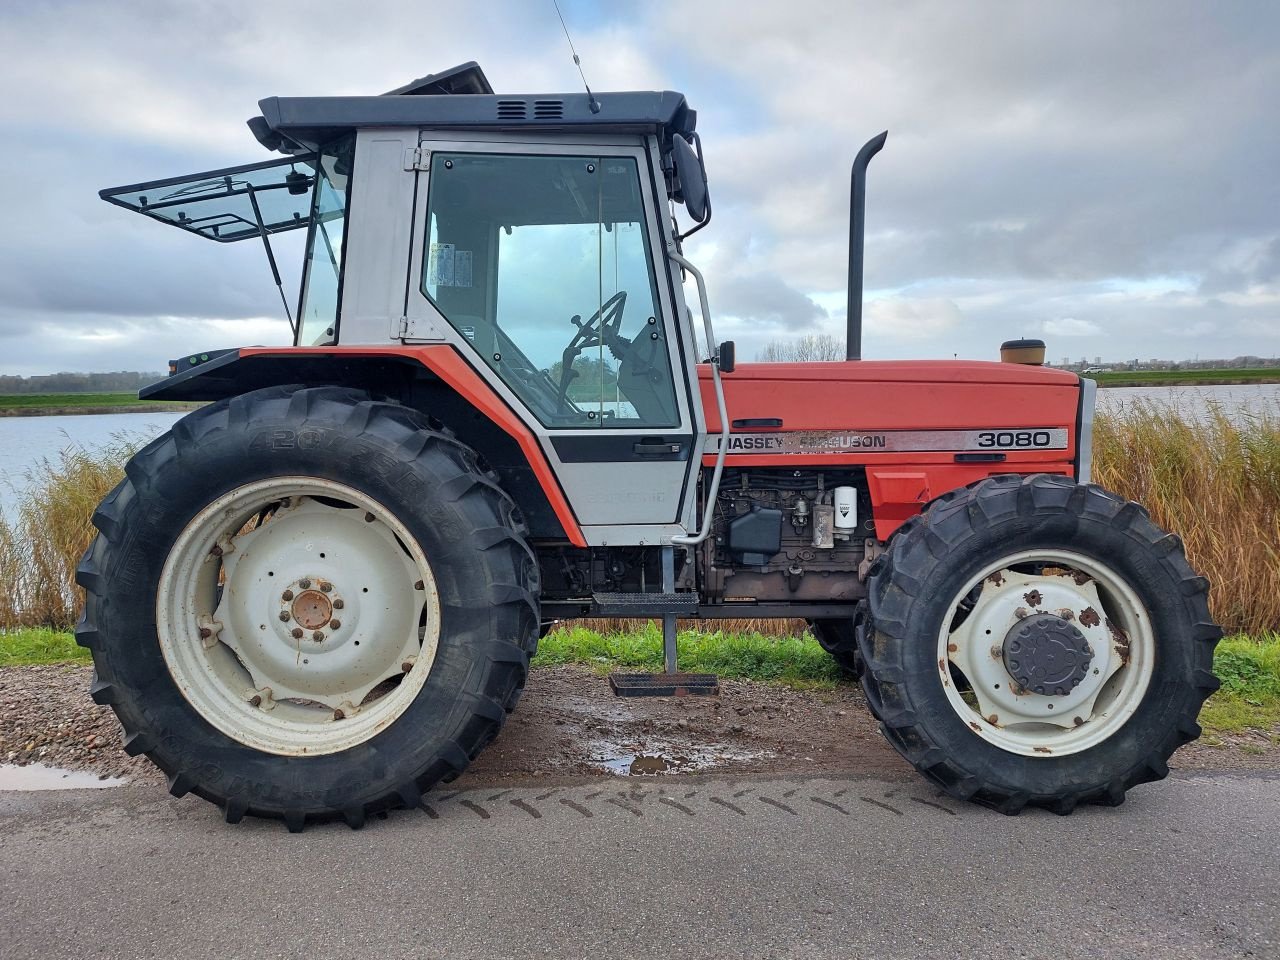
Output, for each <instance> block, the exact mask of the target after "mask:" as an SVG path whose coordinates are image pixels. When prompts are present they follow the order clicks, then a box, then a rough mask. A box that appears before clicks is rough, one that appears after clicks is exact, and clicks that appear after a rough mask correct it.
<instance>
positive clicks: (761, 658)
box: [534, 621, 840, 688]
mask: <svg viewBox="0 0 1280 960" xmlns="http://www.w3.org/2000/svg"><path fill="white" fill-rule="evenodd" d="M557 663H575V664H583V665H586V666H589V667H591V668H592V669H594V670H596V671H597V672H599V673H608V672H610V671H612V670H615V669H624V670H626V669H632V670H636V671H642V672H652V671H660V670H662V629H661V627H660V626H659V625H658V624H657V623H654V622H652V621H644V622H641V623H639V624H637V625H636V626H635V627H634V628H633V629H629V630H626V629H624V630H616V629H615V630H614V631H612V632H609V633H602V632H600V631H598V630H593V629H589V628H587V627H584V626H580V625H578V624H575V623H570V624H567V625H566V626H564V627H561V628H560V629H557V630H553V631H552V632H551V633H549V634H547V635H546V636H545V637H544V638H543V639H542V642H541V643H540V644H539V645H538V656H537V657H536V658H535V660H534V665H535V666H546V665H550V664H557ZM680 669H681V670H685V671H688V672H690V673H716V674H719V675H720V676H722V677H728V678H732V679H745V680H772V681H777V682H780V683H785V684H787V685H788V686H792V687H808V688H811V687H833V686H835V685H836V683H837V682H838V681H839V680H840V670H839V668H838V667H836V665H835V661H833V660H832V659H831V657H829V656H828V655H827V653H826V652H825V651H824V650H823V649H822V648H821V647H820V646H818V644H817V642H816V641H814V640H813V638H812V637H809V636H808V635H800V636H766V635H764V634H761V633H759V632H756V631H753V630H747V631H739V632H728V631H719V630H717V631H713V632H700V631H694V630H682V631H680Z"/></svg>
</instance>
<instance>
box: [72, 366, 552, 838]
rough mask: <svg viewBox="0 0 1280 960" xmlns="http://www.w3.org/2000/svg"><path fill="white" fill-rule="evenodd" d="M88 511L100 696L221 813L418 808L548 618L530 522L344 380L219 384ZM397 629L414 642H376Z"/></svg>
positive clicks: (524, 664)
mask: <svg viewBox="0 0 1280 960" xmlns="http://www.w3.org/2000/svg"><path fill="white" fill-rule="evenodd" d="M295 488H296V490H297V491H298V492H297V493H296V494H294V495H293V496H287V495H285V494H287V493H288V491H290V490H294V489H295ZM257 491H264V492H262V493H257ZM317 491H319V492H317ZM254 496H257V497H258V498H259V499H263V498H265V499H263V504H261V505H259V504H258V503H257V501H255V500H253V497H254ZM246 497H248V498H249V499H245V498H246ZM237 498H239V499H237ZM219 504H227V505H228V506H226V507H225V508H221V507H217V508H216V509H212V510H211V509H210V507H211V505H215V507H216V505H219ZM304 507H305V508H307V512H304V510H303V508H304ZM353 507H354V508H357V509H354V510H353V509H350V508H353ZM366 507H367V510H366V509H365V508H366ZM219 510H221V523H222V524H223V527H224V528H225V530H226V531H230V532H226V533H223V534H217V532H216V531H217V527H216V523H217V522H218V519H219V516H220V513H219ZM237 511H238V512H237ZM245 511H248V512H247V513H245ZM290 511H292V512H290ZM202 518H203V519H202ZM210 518H212V519H210ZM362 521H363V522H362ZM93 522H94V525H95V526H96V527H97V529H98V530H99V535H98V536H97V538H96V539H95V540H94V542H93V544H92V545H91V546H90V548H89V550H88V552H87V553H86V554H85V557H84V559H83V561H82V562H81V565H80V568H79V570H78V573H77V581H78V582H79V583H80V585H81V586H82V587H84V589H85V593H86V602H85V611H84V616H83V618H82V620H81V622H80V624H79V626H78V627H77V630H76V638H77V640H78V641H79V642H80V643H81V645H83V646H85V647H88V648H89V649H90V650H91V651H92V654H93V660H94V667H95V671H96V676H95V679H94V685H93V689H92V694H93V697H94V699H95V700H96V701H97V702H98V703H102V704H109V705H110V706H111V708H112V709H113V710H114V711H115V713H116V715H117V717H118V718H119V720H120V723H121V724H122V726H123V728H124V744H125V750H126V752H128V753H129V754H131V755H137V754H145V755H146V756H147V757H149V758H150V759H151V760H152V762H154V763H155V764H156V765H157V766H158V767H159V768H160V769H161V770H163V771H164V772H165V773H166V774H168V777H169V786H170V791H171V792H172V793H173V794H174V795H175V796H181V795H183V794H185V793H187V792H192V793H195V794H197V795H198V796H200V797H203V798H204V799H206V800H208V801H210V802H211V803H215V804H217V805H219V806H220V807H221V808H222V809H223V811H224V814H225V816H226V819H227V820H228V821H229V822H235V821H238V820H239V819H241V818H242V817H244V816H245V815H246V814H247V815H250V816H258V817H274V818H278V819H281V820H284V821H285V823H286V824H287V825H288V827H289V829H290V830H301V829H302V828H303V826H304V825H305V824H306V823H308V822H312V821H321V820H331V819H335V818H339V817H341V818H342V819H344V820H345V821H346V822H347V823H348V824H349V825H350V826H352V827H359V826H361V825H362V824H363V823H364V822H365V820H366V818H367V817H368V816H369V815H371V814H377V813H381V812H382V811H385V810H388V809H391V808H395V807H412V806H416V805H417V804H418V803H419V801H420V799H421V797H422V794H423V793H424V792H425V791H427V790H428V789H430V788H431V787H432V786H433V785H434V784H435V783H437V782H438V781H441V780H450V779H453V778H454V777H456V776H457V775H458V774H459V773H461V772H462V771H463V770H464V769H465V768H466V766H467V764H468V763H469V762H470V761H471V760H472V759H474V758H475V756H476V755H477V754H478V753H479V752H480V750H481V749H482V748H483V747H484V746H485V745H486V744H488V743H489V742H490V741H491V740H492V739H493V738H494V737H495V736H496V735H497V733H498V731H499V729H500V728H501V726H502V723H503V721H504V719H505V717H506V714H507V713H508V712H509V711H510V710H511V709H512V708H513V707H514V706H515V703H516V700H517V698H518V697H519V694H520V692H521V689H522V687H523V684H524V682H525V677H526V674H527V669H528V662H529V657H530V655H531V654H532V653H533V651H534V649H535V647H536V644H537V636H538V625H539V615H538V568H537V564H536V562H535V559H534V555H533V553H532V551H531V550H530V548H529V546H528V544H527V543H526V541H525V533H526V528H525V525H524V523H523V521H522V519H521V517H520V515H519V511H518V509H517V508H516V506H515V504H514V503H513V501H512V500H511V499H510V498H509V497H508V496H507V495H506V494H505V493H503V491H502V490H501V489H500V488H499V487H498V486H497V483H496V478H495V477H494V475H493V474H492V473H490V472H488V471H486V470H485V469H483V467H482V466H481V465H480V464H479V463H478V462H477V458H476V455H475V453H474V452H473V451H471V450H470V449H469V448H467V447H466V446H464V445H462V444H461V443H459V442H458V441H457V440H456V439H454V438H453V437H452V436H450V435H449V434H448V433H447V432H446V431H445V430H444V429H443V428H442V427H440V425H438V424H433V423H432V422H431V421H429V420H428V418H426V417H425V416H423V415H421V414H419V413H417V412H415V411H412V410H409V409H406V408H404V407H400V406H397V405H394V404H390V403H381V402H374V401H372V400H371V399H370V398H369V397H368V396H367V395H365V394H363V393H361V392H358V391H355V390H347V389H340V388H334V387H315V388H302V387H273V388H269V389H266V390H258V391H255V392H252V393H248V394H244V395H242V396H238V397H235V398H232V399H230V400H224V401H220V402H218V403H215V404H212V405H210V406H208V407H205V408H203V409H200V410H198V411H196V412H194V413H192V414H190V415H189V416H187V417H185V418H184V419H183V420H181V421H179V422H178V423H177V424H176V425H175V426H174V427H173V429H172V430H171V431H170V432H169V433H167V434H165V435H164V436H162V437H160V438H159V439H157V440H155V441H154V442H152V443H151V444H149V445H148V446H147V447H146V448H144V449H143V450H142V451H141V452H139V453H138V454H137V455H136V456H135V457H134V458H133V460H132V461H131V462H130V463H129V465H128V467H127V468H126V479H125V480H124V481H122V482H121V483H120V485H119V486H118V487H116V489H115V490H114V491H112V492H111V494H109V495H108V496H107V498H106V499H105V500H104V501H103V502H102V504H101V505H100V506H99V507H98V510H97V511H96V512H95V514H94V517H93ZM210 524H213V525H212V526H211V525H210ZM290 524H293V527H290V526H289V525H290ZM202 525H203V526H202ZM237 531H238V532H237ZM272 531H274V532H272ZM358 531H369V535H367V536H363V537H362V536H361V535H360V534H359V533H358ZM373 531H377V535H374V534H373ZM215 536H217V537H222V538H223V539H217V540H216V545H215V546H214V547H212V548H209V547H208V546H207V544H208V543H214V541H213V540H209V539H207V538H209V537H215ZM200 537H205V538H206V540H204V541H202V540H200V539H199V538H200ZM248 537H256V538H257V539H255V540H253V541H252V542H253V543H254V544H255V546H254V548H253V549H249V548H247V546H246V548H245V549H241V550H239V551H237V550H236V545H237V544H240V545H247V544H248V543H249V541H248V540H247V539H246V538H248ZM272 537H274V538H275V539H271V538H272ZM193 538H194V539H193ZM201 543H205V544H206V546H205V547H201ZM360 544H363V546H362V547H361V549H362V550H363V551H364V553H361V552H360V550H357V549H356V548H357V546H358V545H360ZM380 544H381V546H380ZM193 551H194V552H193ZM344 555H346V556H348V557H349V558H350V562H348V563H347V564H346V565H345V566H343V565H342V564H341V563H338V562H337V561H338V558H339V557H341V556H344ZM264 557H266V558H267V559H266V560H264V559H263V558H264ZM193 558H194V559H193ZM276 558H278V562H277V559H276ZM321 558H324V559H321ZM415 558H418V559H415ZM255 563H256V566H254V564H255ZM424 563H425V565H424ZM378 564H384V566H378ZM415 565H416V566H415ZM268 567H269V568H271V569H269V570H268V569H267V568H268ZM313 569H314V572H312V571H313ZM415 576H416V577H417V578H418V581H417V583H416V584H415V583H414V580H413V578H414V577H415ZM192 577H195V578H197V579H199V580H200V584H202V585H201V586H199V587H198V588H192V587H190V583H191V578H192ZM162 580H163V581H164V582H165V583H166V584H168V585H169V586H168V587H167V588H166V590H165V591H160V590H159V587H160V584H161V582H162ZM330 581H331V582H330ZM299 584H301V585H302V586H303V587H306V588H308V590H307V593H308V598H309V600H308V602H309V603H310V604H311V605H310V606H306V605H304V606H302V607H299V606H298V604H299V603H301V602H302V600H303V598H302V596H301V594H299V595H298V597H297V598H295V597H294V596H293V593H295V592H297V591H298V590H299V589H300V587H299ZM282 587H286V588H288V587H292V589H291V590H290V589H286V590H284V591H283V592H281V588H282ZM268 588H269V590H270V591H274V592H268V593H263V591H265V590H268ZM317 588H318V589H317ZM362 590H363V592H362ZM183 591H186V592H185V593H184V592H183ZM319 591H324V592H323V593H320V592H319ZM263 596H265V597H266V598H267V600H268V601H269V604H264V602H263V600H262V597H263ZM344 596H345V597H346V598H347V599H345V602H344V601H342V599H341V598H342V597H344ZM183 598H190V599H189V602H188V600H185V599H183ZM238 598H239V599H238ZM245 598H250V599H245ZM281 598H283V599H281ZM424 598H425V599H424ZM291 600H292V601H294V603H293V605H290V603H289V602H288V601H291ZM202 604H203V606H204V607H210V608H213V609H202ZM277 607H278V609H277ZM316 608H323V613H321V614H317V613H316V612H315V609H316ZM406 609H407V610H410V611H411V613H410V614H408V615H406V614H405V610H406ZM175 610H176V611H178V612H177V613H175V612H174V611H175ZM418 611H421V614H420V615H419V613H418ZM407 616H409V617H411V618H412V619H407ZM290 617H292V618H294V619H293V620H290V619H288V618H290ZM329 617H332V619H331V620H329V619H327V618H329ZM320 619H325V620H326V622H324V623H319V622H318V621H319V620H320ZM250 620H251V621H252V626H249V627H245V626H244V625H245V624H247V623H248V622H249V621H250ZM341 620H345V621H347V622H346V623H345V625H344V624H343V623H341V622H340V621H341ZM259 621H260V622H259ZM295 621H296V622H295ZM236 624H240V629H239V630H238V631H237V629H236ZM388 624H390V625H391V626H388ZM396 625H398V626H396ZM406 625H408V627H407V629H408V633H407V635H406V633H405V629H406ZM304 626H305V628H306V630H305V631H304V630H303V629H302V628H303V627H304ZM287 629H292V631H293V632H292V633H289V632H284V633H281V631H285V630H287ZM388 630H389V631H390V632H391V633H392V634H393V635H395V636H396V637H397V638H398V639H397V640H396V642H397V643H401V644H407V648H406V649H408V650H409V651H410V653H409V655H407V656H402V654H404V650H403V649H401V648H399V647H392V648H390V649H382V652H381V653H380V652H379V650H380V649H381V648H379V646H378V644H379V642H380V641H379V636H380V635H381V634H382V633H385V632H387V631H388ZM397 630H399V631H400V632H399V633H398V634H397V633H396V631H397ZM313 632H314V636H313ZM246 634H247V636H246ZM295 638H296V639H295ZM360 640H364V646H363V648H361V650H360V651H357V650H356V649H355V648H356V647H359V646H360V643H359V641H360ZM433 643H434V650H433V649H431V647H432V644H433ZM282 645H283V646H285V647H287V648H288V649H287V651H286V652H287V653H289V654H290V656H287V657H281V656H279V654H280V652H281V651H280V648H281V646H282ZM294 646H296V647H297V651H296V660H295V659H294V657H293V652H294V651H293V648H294ZM325 657H329V658H331V659H330V660H325V659H324V658H325ZM379 657H381V659H379ZM344 658H345V659H344ZM388 658H389V659H388ZM401 659H403V660H404V661H405V662H404V665H403V675H400V673H399V671H400V670H401V667H400V660H401ZM313 661H314V662H315V665H313V666H308V667H303V666H302V664H312V662H313ZM323 663H329V664H331V666H329V667H327V668H326V667H322V666H321V664H323ZM388 664H390V667H389V668H388ZM353 665H354V666H353ZM317 671H319V672H318V673H317ZM326 671H327V672H326ZM361 671H363V672H361ZM380 671H381V672H380ZM382 673H386V676H385V678H384V679H382V680H381V681H379V680H378V677H379V676H381V674H382ZM393 674H394V675H393ZM357 675H358V676H357ZM237 683H240V684H241V685H240V686H239V687H237V686H236V684H237ZM371 684H375V686H371ZM405 685H409V686H408V687H407V688H406V691H404V692H402V691H401V687H402V686H405ZM255 688H257V689H256V692H255ZM273 689H274V690H275V691H276V692H277V693H279V692H283V693H284V696H283V697H282V698H281V699H278V700H277V699H275V697H274V696H273V693H272V691H273ZM380 691H385V692H381V693H380ZM402 693H403V695H401V694H402ZM397 695H400V699H399V700H398V701H397V700H395V699H393V698H395V697H396V696H397ZM344 696H347V697H348V699H347V700H343V699H342V698H343V697H344ZM264 698H265V702H263V701H264ZM246 701H248V702H246ZM254 701H256V702H254ZM353 702H354V703H355V704H356V706H355V707H354V708H353V707H351V706H350V704H351V703H353ZM335 704H337V705H338V709H336V710H335ZM372 710H381V711H382V713H381V714H380V715H377V716H375V717H374V721H375V722H372V723H370V722H365V721H366V720H367V718H368V716H369V711H372ZM362 723H363V726H362V725H361V724H362ZM344 724H345V725H347V726H346V728H345V729H346V730H350V731H351V732H350V733H344V732H342V731H343V730H344V727H343V726H342V725H344ZM335 731H337V734H336V736H335Z"/></svg>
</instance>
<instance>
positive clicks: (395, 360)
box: [138, 345, 587, 547]
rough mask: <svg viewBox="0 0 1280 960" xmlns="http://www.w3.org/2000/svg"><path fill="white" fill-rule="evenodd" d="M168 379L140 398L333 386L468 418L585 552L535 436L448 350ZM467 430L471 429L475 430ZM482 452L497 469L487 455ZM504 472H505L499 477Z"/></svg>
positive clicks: (342, 357)
mask: <svg viewBox="0 0 1280 960" xmlns="http://www.w3.org/2000/svg"><path fill="white" fill-rule="evenodd" d="M169 371H170V375H169V377H168V378H167V379H165V380H161V381H159V382H158V383H153V384H151V385H150V386H148V387H144V388H143V389H142V390H141V391H139V393H138V396H139V398H140V399H143V400H220V399H223V398H224V397H231V396H236V395H238V394H241V393H247V392H249V391H250V390H257V389H260V388H262V387H269V386H276V385H279V384H286V383H305V384H310V385H329V384H333V385H337V386H349V387H357V388H361V389H366V390H369V391H371V392H372V393H374V394H375V395H386V396H391V397H393V398H395V399H396V400H398V401H400V402H402V403H405V404H406V405H407V406H411V407H414V408H415V409H419V410H421V411H422V412H424V413H428V414H432V415H433V416H436V417H437V419H440V420H443V421H445V422H446V423H447V424H450V425H452V426H454V427H455V429H458V427H459V426H460V424H459V423H458V421H459V419H460V418H461V417H463V416H466V415H467V414H468V413H469V415H470V416H471V417H472V418H476V417H478V418H479V419H481V420H482V421H483V422H484V423H487V424H489V425H490V426H491V427H493V428H496V429H497V430H498V431H500V432H501V433H502V434H503V435H505V436H506V437H507V438H509V439H510V440H511V441H513V442H514V443H515V445H516V446H517V448H518V451H519V454H518V455H517V456H518V457H522V458H523V464H522V466H524V467H526V468H527V469H528V470H529V471H531V472H532V474H533V477H534V478H535V479H536V481H537V484H538V487H539V488H540V490H541V494H542V497H543V498H545V506H546V507H549V509H550V514H551V515H553V516H554V521H553V522H554V523H556V524H558V527H559V530H557V531H555V534H556V536H554V537H553V538H554V539H558V538H559V537H563V538H565V539H567V540H568V541H569V542H570V543H571V544H573V545H574V546H576V547H585V546H586V545H587V541H586V538H585V537H584V536H583V534H582V529H581V527H580V526H579V525H578V521H577V518H576V517H575V516H574V513H573V509H572V508H571V507H570V506H569V501H568V500H567V499H566V498H565V495H564V491H563V490H562V489H561V488H560V484H559V482H558V481H557V480H556V477H555V474H554V473H552V471H551V467H550V465H549V464H548V463H547V459H546V456H545V455H544V454H543V452H542V448H541V447H540V446H539V445H538V440H537V438H536V437H535V436H534V435H533V432H532V431H531V430H529V428H528V427H527V426H525V424H524V422H523V421H522V420H521V419H520V418H519V417H518V416H517V415H516V413H515V412H514V411H513V410H512V409H511V408H510V407H508V406H507V404H506V403H505V402H504V401H503V400H502V398H501V397H499V396H498V395H497V394H496V393H495V392H494V391H493V388H492V387H490V386H489V385H488V384H487V383H485V382H484V381H483V380H482V379H481V378H480V377H479V376H477V375H476V373H475V371H474V370H472V369H471V367H470V366H469V365H468V364H467V363H466V361H465V360H463V359H462V357H460V356H459V355H458V353H457V351H456V350H455V349H454V348H453V347H451V346H448V345H428V346H400V345H394V346H392V345H389V346H386V347H376V346H358V347H339V346H331V347H240V348H235V349H231V350H215V351H210V352H209V353H203V354H195V355H192V356H189V357H184V358H183V359H182V360H178V361H174V362H173V363H170V365H169ZM432 385H436V386H438V385H443V386H444V387H445V388H446V389H447V390H448V391H449V392H450V393H452V394H453V395H454V396H455V397H457V398H459V399H460V400H461V403H460V404H457V405H456V407H457V410H455V411H454V412H455V414H456V415H455V416H453V417H450V416H447V415H442V413H441V412H437V411H436V410H435V409H433V408H432V407H433V404H432V403H431V402H430V397H431V391H430V387H431V386H432ZM437 399H438V397H437ZM465 425H466V426H467V427H468V428H471V427H473V426H474V425H475V424H474V422H473V423H471V424H465ZM459 432H462V433H464V435H465V433H466V431H463V430H460V431H459ZM480 452H481V453H485V454H486V458H487V459H490V460H491V461H494V462H495V464H496V460H494V458H493V457H489V456H488V455H487V451H484V450H481V451H480ZM502 472H503V471H502V470H501V469H500V470H499V473H502ZM526 477H527V475H526ZM509 485H510V484H509ZM511 486H513V487H514V488H513V489H509V490H508V493H510V494H511V495H512V496H513V497H514V498H515V500H516V502H517V503H519V504H520V506H521V509H522V510H524V512H525V513H526V515H530V519H531V526H534V525H535V524H533V522H532V520H533V516H532V515H535V514H536V513H537V512H538V511H537V507H538V506H540V504H537V503H532V502H531V497H530V492H529V491H527V490H524V489H521V487H522V486H523V484H521V483H519V482H518V481H517V482H516V483H515V484H514V485H511ZM539 499H541V498H539ZM542 512H546V511H545V510H544V511H542ZM548 520H549V521H550V517H548ZM541 526H542V527H543V529H541V530H537V531H535V536H541V537H547V536H548V535H550V534H552V531H551V529H549V527H550V523H544V524H541Z"/></svg>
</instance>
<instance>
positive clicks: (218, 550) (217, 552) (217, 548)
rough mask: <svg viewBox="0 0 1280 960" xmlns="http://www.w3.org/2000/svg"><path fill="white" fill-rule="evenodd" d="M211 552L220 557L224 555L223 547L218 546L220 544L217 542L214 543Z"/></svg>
mask: <svg viewBox="0 0 1280 960" xmlns="http://www.w3.org/2000/svg"><path fill="white" fill-rule="evenodd" d="M209 552H210V553H211V554H213V555H214V556H215V557H220V556H222V547H220V546H218V544H216V543H215V544H214V545H213V549H212V550H210V551H209Z"/></svg>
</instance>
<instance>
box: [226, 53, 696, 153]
mask: <svg viewBox="0 0 1280 960" xmlns="http://www.w3.org/2000/svg"><path fill="white" fill-rule="evenodd" d="M258 107H259V109H260V110H261V111H262V115H261V116H260V117H254V118H253V119H252V120H250V121H249V127H250V129H251V130H252V131H253V134H254V136H255V137H257V139H258V141H259V142H260V143H261V144H262V145H263V146H265V147H267V148H268V149H270V150H280V151H281V152H285V153H288V152H294V150H292V149H291V146H292V144H297V145H298V146H301V147H303V148H305V149H307V150H314V149H315V148H316V147H317V146H318V145H319V144H321V143H324V142H325V141H327V140H330V139H332V138H333V137H335V136H338V135H340V134H342V133H345V132H348V131H351V130H354V129H358V128H360V127H402V126H403V127H424V128H430V129H436V130H500V131H511V132H519V131H527V132H534V131H537V132H557V131H559V132H574V133H581V132H585V131H588V130H591V131H601V132H608V133H645V134H656V135H657V136H658V137H659V138H660V139H661V140H662V141H663V143H664V146H665V145H667V144H669V143H670V140H671V137H672V136H673V135H674V134H677V133H678V134H681V135H683V136H684V137H686V138H689V137H690V136H691V135H692V133H693V132H694V128H695V125H696V122H697V114H696V112H695V111H694V110H693V109H691V108H690V107H689V105H688V103H687V102H686V101H685V98H684V94H682V93H676V92H674V91H671V90H663V91H643V92H627V93H601V94H594V95H593V94H587V93H551V94H515V95H512V94H495V93H494V92H493V88H492V87H491V86H490V84H489V81H488V79H487V78H486V77H485V75H484V71H483V70H481V69H480V65H479V64H477V63H475V62H474V61H471V62H469V63H464V64H460V65H459V66H456V67H452V68H450V69H448V70H445V71H443V72H441V73H436V74H428V75H427V76H425V77H420V78H419V79H417V80H414V81H412V82H410V83H407V84H405V85H404V86H402V87H397V88H396V89H395V90H390V91H388V92H387V93H384V94H381V95H379V96H368V97H268V98H267V99H265V100H260V101H259V102H258Z"/></svg>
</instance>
